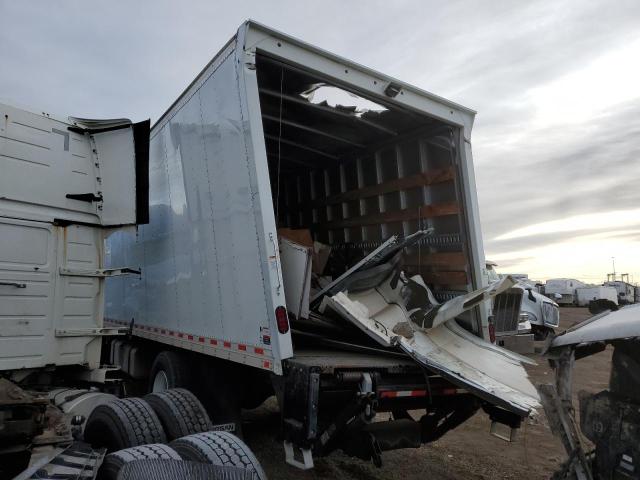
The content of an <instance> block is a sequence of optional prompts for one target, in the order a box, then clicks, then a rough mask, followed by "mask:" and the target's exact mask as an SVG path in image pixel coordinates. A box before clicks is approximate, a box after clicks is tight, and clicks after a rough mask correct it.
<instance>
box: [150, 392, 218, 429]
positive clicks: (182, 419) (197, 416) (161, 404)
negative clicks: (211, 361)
mask: <svg viewBox="0 0 640 480" xmlns="http://www.w3.org/2000/svg"><path fill="white" fill-rule="evenodd" d="M144 399H145V400H146V401H147V402H149V405H151V407H152V408H153V410H154V411H155V412H156V414H157V415H158V418H160V422H161V423H162V426H163V427H164V431H165V432H166V434H167V437H168V438H169V440H174V439H176V438H180V437H184V436H185V435H191V434H192V433H199V432H206V431H208V430H211V429H212V428H213V425H212V423H211V420H210V419H209V415H207V411H206V410H205V409H204V407H203V406H202V404H201V403H200V401H199V400H198V399H197V398H196V396H195V395H194V394H193V393H191V392H190V391H189V390H185V389H184V388H174V389H171V390H165V391H164V392H157V393H150V394H149V395H147V396H146V397H144Z"/></svg>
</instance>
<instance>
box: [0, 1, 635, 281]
mask: <svg viewBox="0 0 640 480" xmlns="http://www.w3.org/2000/svg"><path fill="white" fill-rule="evenodd" d="M248 18H252V19H254V20H257V21H259V22H261V23H265V24H267V25H269V26H271V27H273V28H275V29H277V30H281V31H283V32H286V33H288V34H290V35H293V36H295V37H298V38H300V39H302V40H304V41H307V42H309V43H312V44H315V45H317V46H319V47H322V48H324V49H326V50H330V51H332V52H334V53H336V54H339V55H342V56H344V57H346V58H349V59H351V60H354V61H356V62H358V63H361V64H363V65H366V66H368V67H371V68H374V69H376V70H380V71H382V72H384V73H386V74H388V75H391V76H394V77H397V78H399V79H401V80H403V81H406V82H408V83H411V84H414V85H416V86H418V87H420V88H423V89H425V90H428V91H430V92H433V93H435V94H437V95H440V96H443V97H445V98H448V99H450V100H453V101H455V102H457V103H460V104H462V105H464V106H467V107H469V108H472V109H474V110H476V111H477V112H478V114H477V117H476V122H475V125H474V129H473V132H472V148H473V157H474V164H475V173H476V180H477V185H478V199H479V205H480V215H481V224H482V231H483V237H484V246H485V253H486V256H487V258H488V259H491V260H493V261H495V262H497V263H498V264H499V267H498V271H499V272H502V273H528V274H529V276H530V278H534V279H539V280H544V279H547V278H554V277H572V278H579V279H582V280H585V281H588V282H591V283H600V282H601V281H602V280H604V279H605V277H606V274H607V273H608V272H611V271H612V257H615V265H616V270H617V272H619V273H629V274H630V275H631V276H632V277H633V279H634V280H635V281H640V1H638V0H615V1H613V2H612V1H604V0H602V1H590V0H581V1H576V0H565V1H562V2H558V1H553V0H552V1H548V0H528V1H499V0H475V1H466V2H463V1H456V0H449V1H446V2H443V1H441V0H438V1H426V0H425V1H397V0H396V1H394V2H389V1H385V2H382V1H374V0H371V1H366V2H365V1H348V2H346V1H333V0H325V1H323V2H303V1H269V0H261V1H245V2H243V1H236V2H214V1H210V0H209V1H186V0H185V1H181V2H169V1H153V2H151V1H136V2H131V1H120V0H110V1H109V2H92V1H87V0H84V1H75V0H74V1H67V0H59V1H56V2H51V1H44V0H43V1H10V0H0V45H2V49H1V50H0V99H1V100H3V101H5V102H7V103H10V104H13V105H17V106H26V107H32V108H34V109H35V110H36V111H47V112H49V113H54V114H58V115H61V116H66V115H72V116H78V117H92V118H113V117H128V118H131V119H133V120H142V119H145V118H149V117H150V118H151V119H152V121H153V120H155V119H157V118H158V116H159V115H160V114H161V113H162V112H163V111H164V110H165V109H166V108H167V107H168V106H169V105H170V104H171V103H172V102H173V100H174V99H175V98H176V97H177V96H178V95H179V94H180V93H181V92H182V90H183V89H184V88H185V87H186V86H187V85H188V84H189V83H190V82H191V80H192V79H193V78H194V77H195V76H196V75H197V74H198V72H199V71H200V70H201V69H202V68H203V67H204V65H205V64H206V63H207V62H208V61H209V60H210V59H211V57H212V56H213V55H214V54H215V53H216V52H217V51H218V49H219V48H220V47H222V46H223V45H224V43H225V42H226V41H227V40H228V39H229V38H230V37H231V36H232V35H233V34H234V33H235V31H236V30H237V28H238V26H239V25H240V24H241V23H242V22H243V21H244V20H246V19H248Z"/></svg>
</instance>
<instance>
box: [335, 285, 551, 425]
mask: <svg viewBox="0 0 640 480" xmlns="http://www.w3.org/2000/svg"><path fill="white" fill-rule="evenodd" d="M414 279H415V280H418V282H417V283H420V281H419V280H420V279H416V277H414ZM389 280H390V279H387V280H386V281H385V282H383V283H381V284H380V285H379V286H378V287H376V288H374V289H369V290H366V291H364V292H357V293H349V292H344V291H343V292H339V293H338V294H336V295H334V296H333V297H327V298H326V299H325V301H324V307H325V308H326V307H330V308H331V309H333V310H335V311H336V312H338V313H339V314H341V316H343V317H344V318H345V319H347V320H349V321H351V322H352V323H354V324H355V325H356V326H358V327H359V328H361V329H362V330H363V331H365V332H366V333H367V334H369V335H370V336H371V337H372V338H374V339H375V340H377V341H378V342H379V343H381V344H382V345H384V346H398V347H400V348H401V349H402V350H404V351H405V352H407V353H408V354H409V355H410V356H411V357H413V358H414V359H415V360H416V361H417V362H418V363H420V364H421V365H423V366H425V367H427V368H429V369H430V370H433V371H435V372H437V373H439V374H441V375H443V376H444V377H445V378H447V379H448V380H450V381H451V382H453V383H455V384H458V385H460V386H463V387H464V388H468V389H469V390H470V391H472V392H474V393H475V394H477V395H478V396H480V397H481V398H484V399H485V400H487V401H490V402H492V403H495V404H497V405H499V406H502V407H503V408H506V409H509V410H511V411H514V412H515V413H518V414H520V415H527V414H530V413H532V412H533V411H534V410H535V408H537V407H538V406H539V400H538V394H537V392H536V389H535V387H534V386H533V385H532V384H531V382H530V381H529V380H528V377H527V373H526V371H525V369H524V368H523V366H522V363H523V362H528V363H533V362H532V361H531V360H529V359H527V358H526V357H522V356H520V355H517V354H515V353H512V352H509V351H508V350H505V349H502V348H500V347H497V346H495V345H493V344H491V343H488V342H486V341H484V340H482V339H480V338H479V337H476V336H474V335H472V334H470V333H469V332H467V331H466V330H464V329H463V328H461V327H460V326H459V325H458V324H457V323H456V321H455V317H456V316H458V315H459V314H460V313H461V312H462V311H464V310H466V309H468V308H473V307H474V306H476V305H477V304H478V303H479V302H483V301H486V300H489V299H491V298H493V297H494V296H495V295H497V294H498V293H500V292H502V291H504V290H506V289H507V288H509V287H511V286H512V285H513V284H514V283H515V282H514V281H513V280H512V279H510V277H507V278H506V279H503V280H501V281H500V282H496V283H494V284H492V285H489V286H488V287H484V288H482V289H480V290H476V291H474V292H471V293H469V294H467V295H463V296H460V297H457V298H455V299H453V300H450V301H449V302H446V303H444V304H442V305H441V306H440V307H439V309H438V311H437V313H436V315H435V316H434V319H433V326H432V327H430V328H419V327H418V326H417V325H416V324H415V323H414V322H413V321H412V320H411V314H410V312H409V311H407V309H406V307H405V303H404V300H403V292H402V289H403V286H404V283H403V281H402V280H400V281H398V283H397V285H396V286H395V288H394V287H393V286H392V285H391V284H390V281H389Z"/></svg>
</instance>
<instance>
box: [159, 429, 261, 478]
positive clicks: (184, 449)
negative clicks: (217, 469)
mask: <svg viewBox="0 0 640 480" xmlns="http://www.w3.org/2000/svg"><path fill="white" fill-rule="evenodd" d="M170 446H171V447H172V448H173V449H174V450H175V451H176V452H178V454H179V455H180V456H181V457H182V458H183V459H184V460H190V461H194V462H202V463H210V464H212V465H222V466H227V467H240V468H244V469H246V470H250V471H252V472H254V473H255V474H256V476H257V477H258V478H259V479H260V480H267V475H266V474H265V473H264V470H263V469H262V466H261V465H260V462H259V461H258V459H257V458H256V457H255V455H254V454H253V452H252V451H251V449H250V448H249V447H248V446H247V444H245V443H244V442H243V441H242V440H240V439H239V438H238V437H236V436H235V435H232V434H231V433H228V432H204V433H196V434H195V435H189V436H187V437H182V438H179V439H178V440H174V441H173V442H171V444H170Z"/></svg>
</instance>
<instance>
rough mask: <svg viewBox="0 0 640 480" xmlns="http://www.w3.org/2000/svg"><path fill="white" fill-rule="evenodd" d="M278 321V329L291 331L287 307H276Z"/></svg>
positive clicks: (285, 331)
mask: <svg viewBox="0 0 640 480" xmlns="http://www.w3.org/2000/svg"><path fill="white" fill-rule="evenodd" d="M276 323H277V324H278V331H279V332H280V333H287V332H288V331H289V319H288V318H287V309H286V308H284V307H283V306H282V305H280V306H279V307H276Z"/></svg>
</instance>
